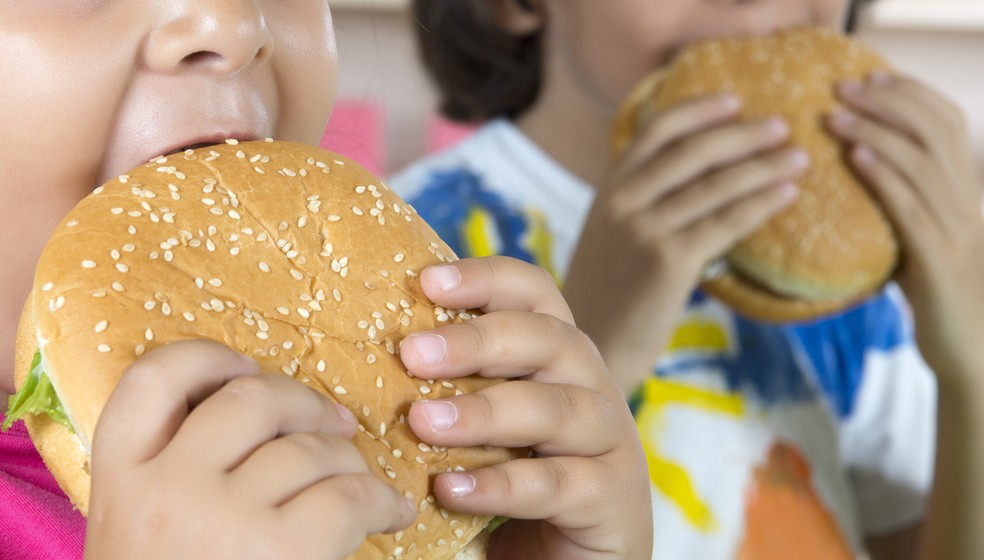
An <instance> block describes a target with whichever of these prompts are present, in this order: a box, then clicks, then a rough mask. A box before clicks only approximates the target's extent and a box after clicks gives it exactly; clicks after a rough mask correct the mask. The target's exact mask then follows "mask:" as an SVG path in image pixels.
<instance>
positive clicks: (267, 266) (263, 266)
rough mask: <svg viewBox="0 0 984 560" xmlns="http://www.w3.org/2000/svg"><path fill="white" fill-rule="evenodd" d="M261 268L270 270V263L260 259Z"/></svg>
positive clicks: (266, 270) (264, 270) (265, 270)
mask: <svg viewBox="0 0 984 560" xmlns="http://www.w3.org/2000/svg"><path fill="white" fill-rule="evenodd" d="M260 270H262V271H263V272H270V265H268V264H267V263H265V262H263V261H260Z"/></svg>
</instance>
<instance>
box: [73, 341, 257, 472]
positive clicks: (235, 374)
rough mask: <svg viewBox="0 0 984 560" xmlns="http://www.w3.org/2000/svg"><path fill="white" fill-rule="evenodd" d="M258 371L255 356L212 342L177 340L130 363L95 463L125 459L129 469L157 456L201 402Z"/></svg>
mask: <svg viewBox="0 0 984 560" xmlns="http://www.w3.org/2000/svg"><path fill="white" fill-rule="evenodd" d="M258 371H259V366H258V365H257V364H256V362H254V361H253V360H251V359H249V358H247V357H245V356H243V355H242V354H239V353H237V352H234V351H233V350H230V349H229V348H227V347H225V346H223V345H221V344H218V343H216V342H211V341H205V340H195V341H185V342H176V343H173V344H168V345H165V346H162V347H160V348H156V349H154V350H152V351H151V352H148V353H147V354H146V355H145V356H143V357H142V358H140V359H139V360H137V361H136V362H134V363H133V365H131V366H130V367H129V368H127V370H126V372H125V373H124V374H123V377H122V378H121V379H120V382H119V384H118V385H117V386H116V389H115V390H114V391H113V394H112V395H111V396H110V398H109V401H108V402H107V403H106V407H105V409H104V410H103V412H102V415H101V416H100V419H99V423H98V425H97V426H96V433H95V436H94V441H93V447H92V453H93V462H94V463H96V462H103V461H104V460H110V461H119V462H121V463H122V465H118V466H120V468H123V466H124V465H136V464H139V463H142V462H144V461H147V460H149V459H151V458H153V457H154V456H156V455H157V454H158V453H160V451H161V450H163V449H164V447H165V446H166V445H167V443H168V442H169V441H171V438H173V437H174V435H175V433H176V432H177V431H178V428H179V426H181V424H182V422H184V421H185V418H186V417H187V416H188V413H189V411H191V410H192V409H193V408H194V407H195V406H196V405H197V404H198V403H199V402H201V401H202V400H204V399H205V398H206V397H208V396H209V395H211V394H212V393H214V392H215V391H217V390H218V389H219V388H220V387H222V386H223V385H225V384H226V383H228V382H229V381H231V380H233V379H237V378H240V377H242V376H248V375H253V374H256V373H257V372H258ZM104 444H105V447H103V445H104ZM104 449H105V450H106V453H109V452H110V451H111V453H112V455H108V454H107V455H104V454H103V450H104ZM110 457H112V459H110ZM99 472H119V471H117V470H115V469H110V468H102V469H101V470H100V471H99Z"/></svg>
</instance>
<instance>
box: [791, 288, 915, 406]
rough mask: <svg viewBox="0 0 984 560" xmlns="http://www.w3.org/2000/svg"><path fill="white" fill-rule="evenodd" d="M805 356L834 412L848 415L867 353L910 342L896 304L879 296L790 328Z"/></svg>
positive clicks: (885, 296)
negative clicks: (826, 316)
mask: <svg viewBox="0 0 984 560" xmlns="http://www.w3.org/2000/svg"><path fill="white" fill-rule="evenodd" d="M788 332H789V335H790V338H791V339H792V340H793V341H795V342H796V343H798V344H799V347H800V349H801V350H802V351H803V353H804V354H805V355H806V356H807V357H808V358H809V361H810V363H811V365H812V367H813V369H814V370H815V372H816V377H817V380H818V382H819V383H820V386H821V388H822V389H823V391H824V393H825V394H826V395H827V397H828V398H829V399H830V403H831V405H832V406H833V408H834V410H836V411H837V413H838V414H839V415H840V416H841V418H844V417H847V416H849V415H850V414H851V412H852V411H853V410H854V402H855V397H856V396H857V392H858V389H859V387H860V386H861V381H862V377H863V375H864V360H865V356H866V354H867V353H868V352H869V351H872V350H878V351H884V352H887V351H891V350H894V349H896V348H898V347H900V346H903V345H906V344H909V343H911V342H912V333H911V332H907V330H906V322H905V320H904V318H903V315H902V310H901V309H900V308H899V304H898V303H897V302H896V301H894V300H893V298H892V297H891V296H890V295H889V294H888V293H887V292H884V291H883V292H882V293H880V294H878V295H877V296H875V297H872V298H871V299H868V300H866V301H865V302H863V303H861V304H860V305H858V306H856V307H854V308H851V309H849V310H847V311H845V312H844V313H842V314H840V315H837V316H835V317H832V318H829V319H825V320H821V321H817V322H813V323H805V324H799V325H792V326H789V327H788Z"/></svg>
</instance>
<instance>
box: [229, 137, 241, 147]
mask: <svg viewBox="0 0 984 560" xmlns="http://www.w3.org/2000/svg"><path fill="white" fill-rule="evenodd" d="M238 143H239V140H236V139H235V138H229V139H227V140H226V144H229V145H230V146H235V145H236V144H238Z"/></svg>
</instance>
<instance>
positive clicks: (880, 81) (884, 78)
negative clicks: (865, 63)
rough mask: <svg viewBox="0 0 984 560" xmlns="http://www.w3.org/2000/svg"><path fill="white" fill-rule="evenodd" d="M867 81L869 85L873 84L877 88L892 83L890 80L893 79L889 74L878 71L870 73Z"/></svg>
mask: <svg viewBox="0 0 984 560" xmlns="http://www.w3.org/2000/svg"><path fill="white" fill-rule="evenodd" d="M868 79H869V80H871V83H873V84H875V85H877V86H884V85H887V84H890V83H892V80H893V79H894V77H893V76H892V75H891V74H889V73H888V72H885V71H883V70H879V71H876V72H872V73H871V75H870V76H869V77H868Z"/></svg>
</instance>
